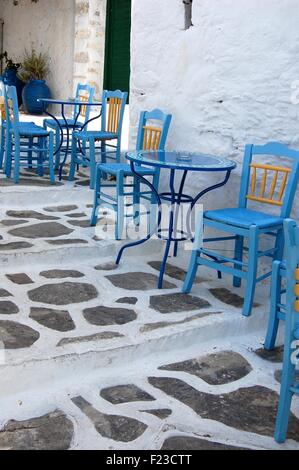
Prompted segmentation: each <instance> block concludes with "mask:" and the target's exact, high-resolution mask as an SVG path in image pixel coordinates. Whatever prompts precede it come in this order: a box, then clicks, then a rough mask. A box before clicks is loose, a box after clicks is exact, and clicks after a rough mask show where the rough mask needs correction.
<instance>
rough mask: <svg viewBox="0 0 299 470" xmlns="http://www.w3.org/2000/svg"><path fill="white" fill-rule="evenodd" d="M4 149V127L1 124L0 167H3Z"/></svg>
mask: <svg viewBox="0 0 299 470" xmlns="http://www.w3.org/2000/svg"><path fill="white" fill-rule="evenodd" d="M4 150H5V129H4V127H3V126H1V141H0V169H2V168H3V160H4Z"/></svg>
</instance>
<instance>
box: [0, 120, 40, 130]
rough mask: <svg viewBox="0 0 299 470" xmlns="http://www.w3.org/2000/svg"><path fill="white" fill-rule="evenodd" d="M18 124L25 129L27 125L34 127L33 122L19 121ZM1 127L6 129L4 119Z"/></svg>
mask: <svg viewBox="0 0 299 470" xmlns="http://www.w3.org/2000/svg"><path fill="white" fill-rule="evenodd" d="M19 125H20V128H24V129H27V128H28V127H36V124H35V123H34V122H24V121H20V123H19ZM2 127H3V128H4V129H6V127H7V124H6V121H2Z"/></svg>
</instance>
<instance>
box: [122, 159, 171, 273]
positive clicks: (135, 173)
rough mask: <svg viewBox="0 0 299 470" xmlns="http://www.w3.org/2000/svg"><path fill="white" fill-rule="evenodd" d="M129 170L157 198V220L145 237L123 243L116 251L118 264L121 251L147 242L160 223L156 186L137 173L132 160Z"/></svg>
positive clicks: (160, 211) (159, 202) (159, 207)
mask: <svg viewBox="0 0 299 470" xmlns="http://www.w3.org/2000/svg"><path fill="white" fill-rule="evenodd" d="M131 170H132V172H133V173H134V175H135V176H136V178H138V179H139V180H140V181H142V182H143V183H144V184H146V185H147V186H148V187H149V188H150V189H151V191H153V193H154V194H155V196H156V198H157V203H158V220H157V225H156V227H154V228H153V230H152V231H151V233H149V234H147V236H146V238H142V239H141V240H138V241H135V242H132V243H128V244H127V245H124V246H123V247H122V248H121V249H120V251H119V253H118V256H117V259H116V264H117V265H118V264H119V263H120V260H121V257H122V255H123V252H124V251H125V250H126V249H127V248H132V247H133V246H138V245H141V244H142V243H145V242H147V241H148V240H149V239H150V238H151V237H152V236H153V235H154V233H156V232H157V231H158V230H159V227H160V225H161V220H162V210H161V205H162V203H161V198H160V195H159V193H158V191H157V190H156V188H155V187H154V186H153V185H152V184H151V182H150V181H148V180H147V179H146V178H144V177H143V176H142V175H140V174H138V173H137V171H136V170H135V166H134V162H131Z"/></svg>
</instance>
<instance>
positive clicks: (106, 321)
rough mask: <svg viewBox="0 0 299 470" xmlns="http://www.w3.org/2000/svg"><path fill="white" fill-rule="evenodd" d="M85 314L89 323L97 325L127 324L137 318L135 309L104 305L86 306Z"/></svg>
mask: <svg viewBox="0 0 299 470" xmlns="http://www.w3.org/2000/svg"><path fill="white" fill-rule="evenodd" d="M83 315H84V318H85V320H86V321H88V323H90V324H91V325H96V326H108V325H125V324H126V323H130V322H132V321H134V320H136V318H137V315H136V313H135V311H134V310H130V309H126V308H113V307H105V306H104V305H101V306H99V307H92V308H86V309H85V310H84V311H83Z"/></svg>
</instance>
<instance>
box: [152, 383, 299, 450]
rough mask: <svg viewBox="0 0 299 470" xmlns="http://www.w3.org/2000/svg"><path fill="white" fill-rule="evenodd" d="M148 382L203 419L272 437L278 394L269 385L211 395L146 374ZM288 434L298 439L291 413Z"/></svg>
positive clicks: (296, 423) (298, 425)
mask: <svg viewBox="0 0 299 470" xmlns="http://www.w3.org/2000/svg"><path fill="white" fill-rule="evenodd" d="M149 383H150V384H151V385H152V386H153V387H156V388H158V389H159V390H162V391H163V392H165V393H166V394H167V395H169V396H171V397H173V398H175V399H176V400H179V401H180V402H182V403H183V404H184V405H186V406H189V407H190V408H192V409H193V410H194V411H195V413H197V414H198V415H199V416H200V417H201V418H203V419H210V420H215V421H219V422H221V423H223V424H225V425H227V426H230V427H233V428H235V429H238V430H240V431H246V432H252V433H256V434H261V435H265V436H270V437H272V436H273V433H274V427H275V421H276V414H277V407H278V398H279V397H278V395H277V393H276V392H274V391H273V390H270V389H269V388H266V387H262V386H260V385H256V386H252V387H248V388H240V389H238V390H236V391H233V392H230V393H225V394H224V393H223V394H221V395H214V394H210V393H204V392H200V391H198V390H196V389H195V388H194V387H192V386H190V385H188V384H187V383H186V382H183V381H182V380H179V379H175V378H168V377H150V378H149ZM288 437H289V438H290V439H294V440H296V441H299V420H298V419H297V418H296V417H295V416H294V415H293V414H291V415H290V421H289V432H288Z"/></svg>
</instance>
